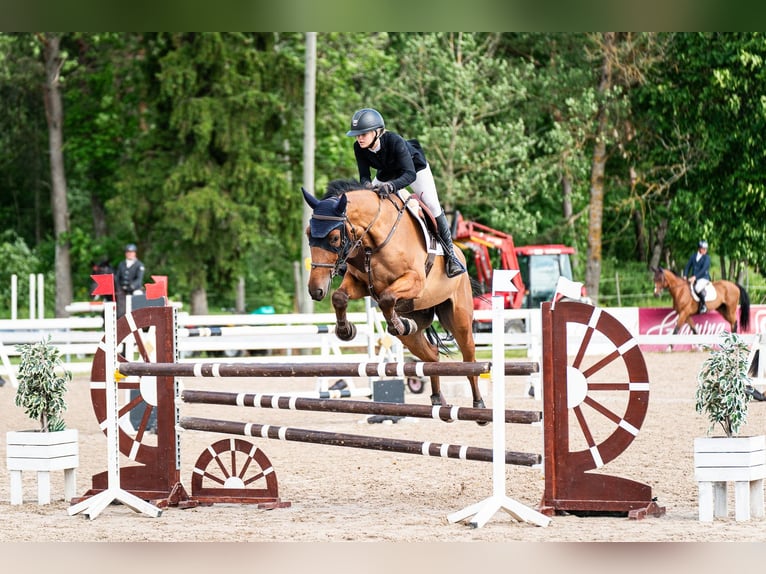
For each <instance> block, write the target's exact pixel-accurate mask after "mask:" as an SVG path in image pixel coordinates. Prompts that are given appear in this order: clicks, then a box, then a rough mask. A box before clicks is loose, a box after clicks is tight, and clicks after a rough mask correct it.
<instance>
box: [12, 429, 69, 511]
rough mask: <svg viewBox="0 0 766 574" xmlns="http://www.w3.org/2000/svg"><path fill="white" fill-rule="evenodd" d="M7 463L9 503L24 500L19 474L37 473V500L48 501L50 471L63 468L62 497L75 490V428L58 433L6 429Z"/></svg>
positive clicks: (67, 496)
mask: <svg viewBox="0 0 766 574" xmlns="http://www.w3.org/2000/svg"><path fill="white" fill-rule="evenodd" d="M6 446H7V450H6V462H7V465H8V471H9V474H10V480H11V484H10V486H11V504H21V503H22V501H23V495H22V482H21V473H22V471H25V470H31V471H36V472H37V502H38V504H49V503H50V501H51V495H50V471H52V470H63V471H64V500H70V499H72V498H73V497H74V495H75V490H76V481H77V479H76V469H77V467H78V466H79V464H80V459H79V444H78V434H77V430H75V429H66V430H63V431H57V432H48V433H45V432H39V431H9V432H7V433H6Z"/></svg>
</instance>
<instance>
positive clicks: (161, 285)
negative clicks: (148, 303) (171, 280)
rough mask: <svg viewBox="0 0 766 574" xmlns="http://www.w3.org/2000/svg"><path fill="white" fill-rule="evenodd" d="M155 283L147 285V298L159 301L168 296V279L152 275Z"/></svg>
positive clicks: (163, 276)
mask: <svg viewBox="0 0 766 574" xmlns="http://www.w3.org/2000/svg"><path fill="white" fill-rule="evenodd" d="M152 279H154V283H146V285H145V287H146V298H147V299H159V298H160V297H167V296H168V278H167V276H166V275H152Z"/></svg>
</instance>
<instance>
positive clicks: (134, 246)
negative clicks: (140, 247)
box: [125, 243, 136, 252]
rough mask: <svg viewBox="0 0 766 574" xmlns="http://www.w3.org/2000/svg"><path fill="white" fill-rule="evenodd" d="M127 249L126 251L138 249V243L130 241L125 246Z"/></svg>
mask: <svg viewBox="0 0 766 574" xmlns="http://www.w3.org/2000/svg"><path fill="white" fill-rule="evenodd" d="M125 251H126V252H128V251H136V244H135V243H128V244H127V245H126V246H125Z"/></svg>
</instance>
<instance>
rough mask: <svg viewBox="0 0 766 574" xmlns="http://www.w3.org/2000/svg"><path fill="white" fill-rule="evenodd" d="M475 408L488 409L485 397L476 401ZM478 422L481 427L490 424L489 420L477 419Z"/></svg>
mask: <svg viewBox="0 0 766 574" xmlns="http://www.w3.org/2000/svg"><path fill="white" fill-rule="evenodd" d="M473 408H475V409H486V408H487V406H486V405H485V404H484V399H479V400H478V401H474V402H473ZM476 424H477V425H479V426H480V427H485V426H487V425H488V424H489V421H476Z"/></svg>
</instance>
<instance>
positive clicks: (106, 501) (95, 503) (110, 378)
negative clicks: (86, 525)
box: [68, 301, 162, 520]
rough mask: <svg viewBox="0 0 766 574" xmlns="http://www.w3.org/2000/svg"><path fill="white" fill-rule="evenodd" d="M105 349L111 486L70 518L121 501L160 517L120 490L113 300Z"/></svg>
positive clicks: (106, 313) (155, 510) (73, 508)
mask: <svg viewBox="0 0 766 574" xmlns="http://www.w3.org/2000/svg"><path fill="white" fill-rule="evenodd" d="M104 347H105V349H104V355H105V356H104V364H105V365H106V368H105V371H106V388H105V394H106V425H107V426H106V442H107V484H108V487H107V489H106V490H102V491H101V492H99V493H98V494H95V495H93V496H91V497H90V498H86V499H85V500H83V501H81V502H78V503H77V504H75V505H73V506H70V507H69V510H68V512H69V515H70V516H73V515H75V514H78V513H80V512H85V514H87V515H88V516H89V517H90V519H91V520H93V519H94V518H96V516H98V515H99V514H100V513H101V511H102V510H104V509H105V508H106V507H107V506H109V505H110V504H111V503H112V502H113V501H119V502H122V503H123V504H124V505H125V506H127V507H128V508H131V509H132V510H135V511H136V512H143V513H144V514H148V515H149V516H152V517H157V516H160V515H161V514H162V510H160V509H159V508H158V507H156V506H154V505H153V504H150V503H149V502H147V501H145V500H142V499H141V498H139V497H138V496H136V495H135V494H131V493H130V492H128V491H127V490H122V488H121V487H120V435H119V420H118V419H119V407H118V405H117V382H116V381H115V373H116V370H117V309H116V304H115V303H114V301H107V302H105V303H104Z"/></svg>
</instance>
